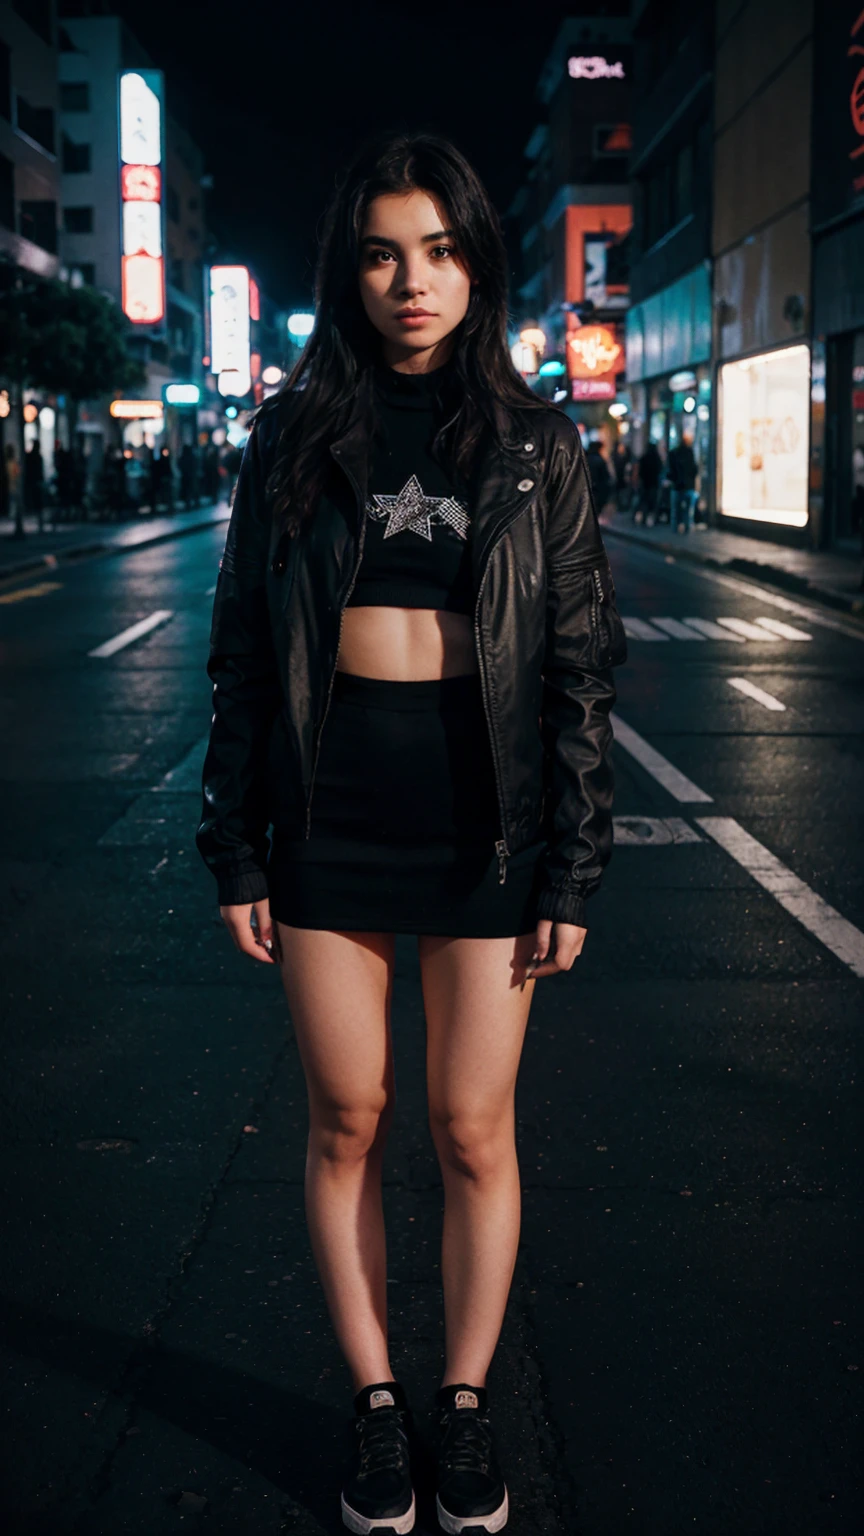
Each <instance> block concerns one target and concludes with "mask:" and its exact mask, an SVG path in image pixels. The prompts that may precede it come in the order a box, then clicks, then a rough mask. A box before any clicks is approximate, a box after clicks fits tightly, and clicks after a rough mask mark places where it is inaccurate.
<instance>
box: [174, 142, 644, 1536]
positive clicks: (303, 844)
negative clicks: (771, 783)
mask: <svg viewBox="0 0 864 1536" xmlns="http://www.w3.org/2000/svg"><path fill="white" fill-rule="evenodd" d="M506 321H507V312H506V263H505V255H504V249H503V244H502V240H501V234H500V228H499V224H498V221H497V218H496V215H495V212H494V210H493V208H492V206H491V204H490V202H489V199H488V197H487V194H486V192H485V191H484V189H483V187H482V185H481V183H480V181H479V180H478V178H477V176H476V174H475V173H474V171H473V170H472V169H471V167H470V166H469V165H468V164H467V162H466V161H465V160H464V158H463V157H462V155H461V154H460V153H459V152H458V151H457V150H456V149H455V148H454V147H453V145H452V144H450V143H449V142H448V141H447V140H445V139H442V138H439V137H437V136H434V135H428V134H423V135H412V136H406V135H389V136H387V137H386V138H385V139H383V140H379V141H377V142H376V143H374V144H373V145H371V146H369V147H367V148H366V149H364V150H363V151H362V152H361V153H360V154H359V155H358V157H357V159H356V160H355V162H354V164H353V165H352V167H351V168H350V170H349V171H348V173H347V174H346V176H345V177H344V179H343V181H342V183H341V185H340V187H339V188H338V190H337V192H336V194H335V196H334V199H333V201H332V204H331V207H330V209H329V213H328V216H327V219H326V223H325V227H324V232H323V239H322V247H321V254H320V261H319V267H318V274H317V283H316V320H315V329H314V331H313V333H312V335H311V337H310V339H309V342H308V344H307V346H306V349H305V351H304V354H303V357H302V358H301V359H300V362H299V363H298V365H297V367H296V368H295V369H294V372H293V373H292V374H291V376H290V378H289V379H288V380H287V382H286V384H285V387H284V389H283V390H282V392H281V393H280V394H279V395H278V396H277V397H274V398H273V399H272V400H270V401H268V402H267V404H266V405H265V406H264V407H263V408H262V410H261V411H260V412H259V414H258V416H257V419H256V421H255V424H254V426H253V428H252V431H251V434H250V437H249V440H248V442H247V444H246V447H245V450H244V455H243V462H242V467H241V469H240V474H239V479H238V484H237V489H236V494H235V498H234V506H233V511H232V517H231V523H230V526H229V530H228V538H227V543H226V548H225V554H224V557H223V560H222V566H221V572H220V576H219V583H218V587H217V592H216V600H215V610H214V618H213V630H212V640H211V656H210V662H209V668H208V670H209V674H210V677H211V678H212V681H213V683H214V716H213V726H212V732H211V738H210V748H209V752H208V754H207V759H206V762H205V766H204V817H203V820H202V823H201V827H200V830H199V834H198V844H199V848H200V850H201V852H202V854H203V856H204V858H205V860H206V862H207V863H208V865H209V866H210V868H211V869H212V870H213V872H214V874H215V875H216V877H217V880H218V885H219V901H220V904H221V907H220V910H221V913H222V916H223V918H224V920H225V923H226V925H227V927H228V929H229V931H230V933H231V936H232V938H233V940H234V943H235V944H236V946H237V948H238V949H240V950H242V951H243V952H244V953H245V954H248V955H250V956H252V957H253V958H255V959H258V960H263V961H264V962H265V963H278V964H279V965H280V966H281V970H282V976H283V980H284V985H285V991H286V994H287V997H288V1003H289V1007H290V1011H291V1017H292V1020H293V1023H294V1028H295V1030H296V1035H297V1042H298V1046H299V1050H300V1055H301V1059H302V1063H303V1068H304V1072H305V1075H306V1082H307V1087H308V1095H309V1122H310V1123H309V1144H308V1158H307V1167H306V1210H307V1218H308V1224H309V1232H310V1237H311V1242H312V1246H313V1250H314V1254H315V1259H316V1263H317V1266H318V1270H319V1273H320V1276H321V1282H322V1285H323V1288H324V1292H325V1295H326V1298H327V1303H328V1306H329V1309H330V1314H331V1317H332V1320H333V1325H334V1328H335V1331H336V1335H337V1338H338V1341H339V1344H340V1346H341V1348H342V1351H343V1353H344V1355H345V1358H346V1360H347V1362H348V1365H349V1367H350V1370H351V1374H352V1377H353V1383H354V1390H355V1393H356V1397H355V1404H354V1406H355V1410H356V1419H355V1426H356V1441H355V1456H354V1461H353V1465H352V1467H351V1469H350V1471H349V1474H348V1476H347V1479H346V1481H345V1484H344V1487H343V1492H342V1512H343V1519H344V1521H345V1523H346V1525H348V1526H349V1528H350V1529H351V1530H353V1531H356V1532H360V1533H362V1536H366V1533H368V1532H370V1531H372V1530H375V1529H388V1530H391V1529H392V1530H393V1531H395V1532H397V1533H401V1532H405V1531H409V1530H410V1529H411V1528H412V1525H413V1523H414V1494H413V1490H412V1483H411V1466H410V1433H409V1432H410V1429H411V1420H410V1414H409V1410H408V1406H407V1403H406V1399H405V1393H404V1390H403V1388H402V1386H401V1385H400V1384H399V1383H398V1381H396V1380H395V1379H394V1374H393V1370H392V1368H391V1363H390V1358H389V1355H388V1347H387V1315H386V1274H385V1238H384V1225H383V1217H382V1203H381V1166H382V1154H383V1151H384V1141H385V1137H386V1135H387V1130H388V1127H389V1124H390V1121H391V1118H392V1114H393V1098H394V1087H393V1083H394V1078H393V1059H392V1050H391V1042H390V1028H389V1022H390V1021H389V1013H390V998H391V987H392V978H393V963H394V948H395V941H394V935H395V934H396V933H409V934H416V935H418V944H419V958H420V965H421V972H422V987H423V1000H424V1006H425V1013H426V1022H427V1072H428V1100H429V1115H430V1124H431V1130H432V1136H433V1139H434V1143H435V1147H436V1150H437V1154H438V1158H439V1161H440V1165H441V1173H442V1178H443V1182H444V1190H445V1217H444V1234H443V1257H442V1273H443V1284H444V1300H445V1313H446V1368H445V1371H444V1378H443V1383H442V1385H441V1388H440V1390H439V1391H438V1393H437V1400H436V1408H437V1416H438V1425H439V1430H440V1435H439V1446H438V1450H439V1456H438V1490H437V1500H438V1516H439V1520H440V1522H441V1525H442V1526H443V1528H444V1530H445V1531H449V1532H459V1531H461V1530H463V1528H465V1527H466V1526H473V1527H482V1528H484V1529H485V1530H487V1531H490V1532H492V1531H497V1530H500V1529H501V1527H502V1526H503V1525H504V1524H505V1523H506V1520H507V1507H508V1506H507V1489H506V1486H505V1482H504V1478H503V1476H502V1473H501V1469H500V1466H499V1462H498V1458H497V1455H496V1452H495V1446H494V1443H493V1439H492V1428H491V1424H490V1419H489V1415H488V1412H487V1391H486V1373H487V1371H488V1369H489V1364H490V1361H491V1359H492V1355H493V1352H494V1350H495V1346H496V1343H497V1340H498V1335H499V1331H500V1328H501V1323H502V1319H503V1315H504V1308H505V1303H506V1300H507V1294H508V1291H509V1288H510V1283H511V1280H512V1276H513V1268H514V1263H515V1258H516V1246H517V1240H518V1235H519V1218H520V1187H519V1170H518V1166H517V1161H516V1149H515V1139H514V1089H515V1081H516V1073H517V1069H518V1065H519V1058H520V1053H521V1050H522V1043H523V1039H524V1035H525V1028H526V1024H527V1019H528V1010H529V1008H530V1005H531V997H532V993H533V990H534V983H535V980H536V979H537V978H538V977H545V976H552V975H555V974H557V973H559V972H562V971H567V970H569V969H570V967H571V966H572V964H573V961H574V960H575V958H576V956H577V955H578V954H579V952H580V950H581V948H582V943H583V940H584V938H585V932H586V930H585V918H584V902H585V898H586V897H587V896H589V895H590V894H591V892H592V891H594V890H595V889H596V887H597V885H598V883H599V880H600V876H601V872H602V869H603V866H604V865H605V863H606V861H607V859H608V857H609V853H610V846H611V823H610V801H611V788H612V780H611V773H610V767H609V747H610V737H611V733H610V727H609V718H608V717H609V709H610V706H611V704H612V702H613V699H614V688H613V684H612V677H611V670H610V669H611V667H612V665H613V664H615V663H616V662H619V661H621V660H622V659H623V657H624V639H623V631H622V627H621V622H620V619H619V618H618V615H617V612H616V609H615V603H614V590H613V586H612V580H611V576H610V573H609V566H608V562H607V559H606V555H605V552H604V549H603V545H602V542H601V538H600V533H599V530H598V526H597V519H596V515H595V509H594V505H593V503H592V499H591V492H590V487H589V483H588V480H587V478H586V473H585V461H584V456H583V453H582V449H581V446H580V442H579V435H578V432H577V430H576V428H575V427H574V426H573V424H572V423H571V422H570V420H569V419H568V418H567V417H566V416H565V415H564V414H563V413H561V412H560V411H558V410H555V409H553V408H552V407H550V406H549V405H547V404H545V403H544V402H543V401H541V400H539V399H538V398H537V397H536V396H534V395H533V394H532V392H531V391H530V390H529V389H528V387H527V386H526V385H525V384H524V383H523V381H522V379H521V378H520V376H519V375H518V373H517V372H516V371H515V369H514V368H513V365H512V363H511V361H510V357H509V353H508V349H507V339H506V338H507V326H506ZM269 828H272V841H269V839H268V829H269ZM268 841H269V847H268Z"/></svg>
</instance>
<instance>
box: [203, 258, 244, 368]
mask: <svg viewBox="0 0 864 1536" xmlns="http://www.w3.org/2000/svg"><path fill="white" fill-rule="evenodd" d="M251 289H252V279H251V278H250V276H249V268H248V267H228V266H225V267H211V268H210V367H211V369H212V371H213V373H215V374H217V375H218V384H219V393H220V394H221V395H238V396H240V395H246V394H248V393H249V390H250V389H251V388H252V366H251V345H250V344H251V324H250V321H251V302H250V301H251V298H252V292H251Z"/></svg>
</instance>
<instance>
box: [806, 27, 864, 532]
mask: <svg viewBox="0 0 864 1536" xmlns="http://www.w3.org/2000/svg"><path fill="white" fill-rule="evenodd" d="M813 54H814V59H813V63H814V69H813V141H812V142H813V171H812V193H811V223H812V231H813V262H812V291H813V301H812V302H813V385H812V452H811V487H810V515H811V521H812V525H813V535H814V542H816V543H818V544H820V545H822V546H830V547H832V548H836V549H840V550H850V551H851V550H854V549H856V548H860V547H861V539H862V531H864V10H862V6H861V0H834V4H832V5H830V6H828V7H827V8H826V12H825V14H823V15H820V18H819V25H818V26H817V27H815V28H814V36H813Z"/></svg>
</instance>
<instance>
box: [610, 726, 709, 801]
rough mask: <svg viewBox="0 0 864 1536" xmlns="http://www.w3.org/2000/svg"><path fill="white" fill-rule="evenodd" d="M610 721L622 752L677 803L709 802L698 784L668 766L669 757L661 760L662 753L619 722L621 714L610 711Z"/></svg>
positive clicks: (707, 796) (678, 770)
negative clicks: (648, 774) (677, 801)
mask: <svg viewBox="0 0 864 1536" xmlns="http://www.w3.org/2000/svg"><path fill="white" fill-rule="evenodd" d="M611 719H612V728H613V730H614V732H615V740H616V741H617V742H618V743H619V744H620V745H621V746H622V747H623V748H624V751H625V752H629V753H630V756H631V757H635V759H636V761H637V763H641V764H642V767H643V768H645V769H646V770H647V772H648V773H650V774H651V776H652V778H654V779H656V780H657V783H658V784H662V785H663V788H664V789H668V791H669V793H670V795H674V797H675V799H676V800H680V801H681V802H682V804H688V803H691V804H695V803H697V802H700V803H702V804H711V803H712V801H713V796H711V795H706V793H705V791H704V789H700V788H699V786H698V784H694V783H693V782H692V780H691V779H688V778H687V777H686V775H685V774H683V773H681V771H680V769H678V768H676V767H675V765H674V763H670V762H669V759H668V758H666V757H663V755H662V753H660V752H658V751H657V750H656V749H655V748H654V747H652V746H651V744H650V742H647V741H646V740H645V738H644V736H640V735H639V733H638V731H634V730H633V727H632V726H630V725H628V724H627V723H626V721H624V720H622V719H621V716H620V715H618V714H616V713H615V712H614V711H613V713H612V716H611Z"/></svg>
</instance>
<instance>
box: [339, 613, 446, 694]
mask: <svg viewBox="0 0 864 1536" xmlns="http://www.w3.org/2000/svg"><path fill="white" fill-rule="evenodd" d="M336 670H337V671H338V672H351V673H353V674H354V675H355V676H358V677H375V678H386V679H388V680H389V681H391V682H396V683H415V682H423V681H425V680H427V679H430V678H441V677H458V676H460V675H461V674H463V673H466V672H476V671H477V655H476V652H475V649H474V631H473V624H472V621H471V619H470V617H469V616H468V614H467V613H450V612H449V611H448V610H447V609H445V608H372V607H369V608H364V607H360V606H358V607H356V608H346V609H345V612H344V614H343V617H342V638H341V640H340V643H339V654H338V656H337V659H336Z"/></svg>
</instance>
